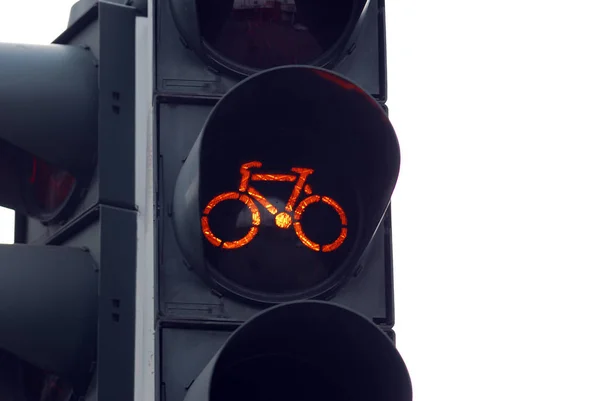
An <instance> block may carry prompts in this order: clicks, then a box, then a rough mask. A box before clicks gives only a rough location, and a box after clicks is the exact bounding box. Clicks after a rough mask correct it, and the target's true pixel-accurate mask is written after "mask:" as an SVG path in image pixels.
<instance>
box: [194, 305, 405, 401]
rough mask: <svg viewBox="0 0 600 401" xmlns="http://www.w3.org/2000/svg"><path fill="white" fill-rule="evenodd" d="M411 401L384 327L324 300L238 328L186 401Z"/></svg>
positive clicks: (282, 309)
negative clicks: (382, 328)
mask: <svg viewBox="0 0 600 401" xmlns="http://www.w3.org/2000/svg"><path fill="white" fill-rule="evenodd" d="M238 399H239V400H241V399H243V400H246V401H259V400H260V401H271V400H272V401H275V400H288V401H305V400H311V401H336V400H340V401H342V400H343V401H359V400H360V401H363V400H370V401H410V400H412V386H411V381H410V376H409V373H408V370H407V368H406V365H405V364H404V361H403V360H402V358H401V356H400V354H399V353H398V351H397V350H396V349H395V347H394V344H393V343H392V342H391V341H390V339H389V338H388V337H387V335H386V334H384V333H383V332H382V331H381V330H380V329H379V328H378V327H377V326H375V325H374V324H373V323H372V322H370V321H369V320H368V319H366V318H365V317H363V316H361V315H359V314H357V313H356V312H353V311H352V310H350V309H346V308H344V307H341V306H338V305H334V304H331V303H326V302H321V301H303V302H292V303H287V304H282V305H279V306H275V307H272V308H270V309H267V310H265V311H263V312H262V313H259V314H258V315H256V316H254V317H253V318H252V319H250V320H248V321H247V322H246V323H245V324H244V325H242V326H241V327H240V328H239V329H237V330H236V331H235V332H234V333H233V335H232V336H231V337H230V338H229V339H228V341H227V342H226V343H225V345H224V346H223V347H222V348H221V349H220V350H219V351H218V352H217V354H216V356H215V357H214V358H213V359H212V360H211V362H210V363H209V364H208V365H207V367H206V368H205V369H204V370H203V371H202V373H201V374H200V375H199V376H198V378H197V379H196V380H195V381H194V383H193V384H192V386H191V387H190V389H189V391H188V394H187V396H186V397H185V399H184V401H229V400H238Z"/></svg>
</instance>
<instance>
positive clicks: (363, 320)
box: [0, 0, 412, 401]
mask: <svg viewBox="0 0 600 401" xmlns="http://www.w3.org/2000/svg"><path fill="white" fill-rule="evenodd" d="M115 2H117V1H114V2H99V3H94V2H93V1H82V2H80V3H78V5H76V6H75V7H74V8H73V15H75V17H74V16H73V15H72V17H71V19H70V22H69V24H70V27H69V28H68V29H67V30H66V31H65V32H64V33H63V34H62V35H61V36H60V37H59V38H57V40H56V41H55V45H57V46H59V48H60V51H64V52H65V53H69V52H73V54H75V52H78V53H79V54H81V51H83V52H88V53H89V54H91V55H92V60H94V59H95V61H96V64H97V65H96V66H95V67H96V68H97V88H96V90H97V95H96V93H94V91H93V90H91V89H85V88H83V87H80V88H79V90H80V92H77V93H81V94H83V95H84V97H85V96H89V98H87V97H85V99H83V98H82V99H80V101H79V102H75V103H77V104H75V105H74V106H73V107H79V108H81V109H82V110H83V111H90V110H91V108H92V106H91V105H92V104H93V101H94V99H96V100H95V101H96V102H97V105H96V113H90V115H92V117H91V118H90V119H87V118H84V119H83V120H82V121H80V123H81V124H80V125H77V124H78V123H76V122H75V121H76V120H77V117H78V116H82V115H86V113H84V112H82V113H78V116H75V117H73V116H71V114H70V112H72V111H73V110H70V111H67V108H61V107H63V106H64V105H66V104H68V102H64V101H61V102H53V101H55V100H56V95H55V93H54V92H52V91H47V89H49V88H55V87H57V86H58V87H60V83H59V82H53V83H52V84H51V81H53V79H54V78H56V77H58V76H61V75H60V74H59V73H61V72H62V71H55V74H49V75H47V78H48V79H40V80H39V81H33V82H37V84H36V85H37V86H38V87H37V89H42V90H39V91H35V90H33V87H31V88H30V87H28V86H27V84H23V83H22V82H23V80H22V79H21V78H23V77H26V76H27V74H31V72H36V71H42V70H43V64H44V63H38V64H39V65H42V67H38V66H37V65H34V64H33V63H32V62H31V61H28V62H26V63H25V62H23V63H22V66H23V68H21V71H20V72H19V69H18V68H13V71H14V72H13V77H12V78H15V77H16V78H19V79H21V85H25V87H24V88H25V89H27V90H26V91H24V92H23V93H27V92H28V91H29V93H31V94H32V95H30V96H37V99H39V101H37V100H36V101H34V103H33V104H38V105H39V107H48V109H47V110H52V108H53V107H59V108H60V110H59V111H58V112H53V113H45V111H42V112H41V113H40V115H41V116H43V117H44V118H46V120H45V123H47V124H48V125H52V127H50V128H49V129H53V128H56V127H61V125H60V124H63V125H62V126H63V127H66V128H65V129H64V130H57V131H55V132H56V134H51V135H46V134H47V133H46V132H44V131H40V130H39V129H40V128H42V127H43V125H46V124H43V122H44V120H42V121H40V123H39V124H37V125H36V122H33V121H24V120H25V119H26V118H21V117H17V116H15V115H13V114H11V115H10V116H7V115H5V114H3V113H2V112H0V126H4V125H8V124H9V123H10V125H11V126H12V127H13V128H14V127H17V128H18V129H21V127H25V128H27V127H30V128H31V127H33V129H29V128H27V129H24V130H21V131H27V133H26V134H19V135H18V136H15V135H13V136H11V134H7V135H6V136H5V135H4V134H3V133H0V141H1V142H0V154H1V155H3V156H6V157H5V158H2V159H0V169H1V170H0V171H1V172H2V175H1V176H0V177H2V179H3V180H4V182H3V184H10V185H5V186H3V187H2V189H0V202H2V204H4V205H7V206H10V207H13V208H15V209H16V210H17V211H18V212H19V214H18V215H17V219H16V220H17V224H16V235H15V238H16V242H20V243H22V244H21V245H13V246H6V247H4V246H3V247H0V262H2V265H5V262H6V261H9V262H10V263H11V264H13V263H14V266H15V267H16V268H10V269H8V268H7V269H6V270H4V271H3V273H4V274H6V277H5V278H6V280H5V286H6V288H7V289H9V288H10V289H11V290H7V291H6V292H5V294H4V295H3V296H4V298H2V297H0V301H5V302H6V303H7V305H11V307H6V308H4V309H3V308H0V324H2V325H3V324H4V322H10V323H15V322H16V323H18V324H16V325H14V326H12V327H11V330H10V331H8V332H6V333H3V335H0V349H2V351H0V354H2V355H0V372H2V371H3V370H2V369H3V368H4V369H5V370H6V366H9V368H8V369H10V366H11V365H10V364H12V363H13V362H11V361H14V358H13V359H12V360H9V359H10V358H8V359H6V360H7V361H8V362H6V364H8V365H2V363H4V362H3V360H4V359H2V358H1V357H2V356H3V355H4V353H5V352H6V351H8V354H10V355H9V356H10V357H17V359H18V363H20V364H25V363H28V364H31V365H33V368H34V369H35V370H38V371H39V370H41V369H47V370H50V371H51V372H44V371H42V373H43V376H44V377H45V380H46V382H48V381H49V380H54V379H48V378H49V377H55V375H56V374H59V375H61V377H63V378H67V379H68V381H69V382H72V383H70V384H73V385H74V387H75V391H74V394H75V395H76V396H83V395H84V394H85V395H86V398H90V399H98V400H100V401H108V400H110V401H112V400H130V399H131V400H133V399H144V400H148V399H150V400H151V399H157V400H158V399H161V401H162V400H168V401H193V400H207V401H208V400H211V401H215V400H218V399H219V398H221V399H223V398H225V399H228V398H231V397H232V396H233V395H236V394H233V395H232V394H231V393H228V392H227V391H230V390H237V389H238V388H224V387H222V386H221V384H222V383H223V382H230V381H231V380H240V383H241V384H240V386H241V387H239V389H244V390H245V389H247V390H248V392H245V393H243V394H241V395H242V396H244V397H246V398H247V399H250V400H251V399H253V397H254V399H257V398H258V397H261V396H262V397H271V398H273V397H277V398H278V399H279V398H282V397H286V398H291V399H294V398H293V397H296V398H298V397H300V396H301V395H307V396H311V398H314V399H317V400H318V399H319V397H320V398H321V399H327V398H330V397H329V395H330V396H331V397H334V396H342V395H344V394H345V395H347V396H348V398H349V399H364V398H369V399H373V400H391V399H394V400H400V401H408V400H411V399H412V394H411V384H410V378H409V376H408V373H407V370H406V367H405V366H404V362H403V361H402V359H401V357H400V356H399V354H398V353H397V351H396V350H395V348H394V345H393V341H394V332H393V330H392V327H393V324H394V321H393V285H392V255H391V225H390V209H389V201H390V196H391V193H392V190H393V188H394V185H395V182H396V179H397V175H398V169H399V162H400V160H399V158H400V155H399V151H398V144H397V141H396V137H395V134H394V131H393V128H392V126H391V124H390V123H389V120H388V119H387V116H386V109H385V105H384V102H385V100H386V96H387V95H386V76H385V27H384V24H383V21H384V13H383V10H384V4H383V0H347V1H341V0H340V1H338V0H332V1H330V2H328V4H329V5H330V6H336V7H329V8H328V7H326V6H322V5H320V4H321V2H319V5H317V2H315V1H311V0H304V1H302V0H296V1H290V0H285V1H284V0H277V1H275V0H268V1H267V0H258V1H256V2H255V3H252V4H250V2H248V1H244V0H235V1H234V0H231V1H222V2H216V1H212V0H197V1H194V0H189V1H188V0H181V1H175V0H171V1H170V0H153V1H152V4H151V6H149V7H147V9H146V7H145V5H144V7H142V4H141V3H143V2H141V1H138V2H136V1H134V2H131V1H127V2H125V0H123V1H119V2H120V3H124V4H114V3H115ZM125 3H127V4H125ZM248 4H249V5H248ZM132 5H133V6H134V7H132ZM330 9H337V10H339V11H340V12H339V13H338V14H334V13H332V12H330V11H328V10H330ZM146 10H147V12H148V15H147V17H146V16H144V15H143V13H144V12H146ZM311 10H312V11H311ZM238 11H239V12H238ZM145 20H148V22H150V23H151V25H146V22H145ZM242 26H244V29H243V30H240V27H242ZM246 27H247V29H246ZM150 31H151V32H150ZM218 32H221V33H227V34H226V35H225V36H223V38H224V39H226V40H222V39H223V38H219V37H218V36H219V34H218ZM269 38H271V39H274V40H275V42H271V41H269V40H267V41H264V40H263V39H269ZM231 39H240V40H242V44H243V45H244V46H245V48H231V47H229V48H228V47H227V46H230V45H231V44H232V43H236V40H231ZM149 40H154V43H153V46H150V43H148V41H149ZM277 40H279V42H277ZM311 43H312V44H311ZM311 46H312V48H311ZM315 46H317V47H315ZM150 48H152V51H153V52H154V53H152V52H147V50H148V49H150ZM300 48H302V49H300ZM46 49H47V48H46V47H44V48H43V50H41V51H40V52H37V51H36V52H33V56H32V58H35V57H39V56H38V55H41V54H42V53H43V52H44V51H46ZM72 49H73V50H72ZM290 49H291V50H292V51H290ZM317 50H318V51H317ZM100 55H101V57H100ZM62 57H66V56H62ZM244 57H247V58H244ZM65 60H66V58H65ZM17 61H18V58H14V57H12V56H11V63H17ZM0 63H2V58H0ZM260 63H262V64H260ZM59 64H60V63H58V64H56V65H59ZM300 64H302V65H300ZM50 65H51V63H50ZM271 67H273V68H271ZM48 68H50V67H48ZM73 68H76V67H73ZM73 73H74V74H83V72H82V71H78V72H73ZM56 74H58V75H56ZM152 74H153V75H152ZM147 75H152V76H151V77H149V76H147ZM40 76H43V74H41V75H40ZM12 78H10V77H9V78H7V77H6V76H4V77H3V79H2V80H0V85H8V81H11V82H10V84H11V85H12V84H13V82H12V81H13V79H12ZM17 81H18V79H15V80H14V82H15V83H16V82H17ZM91 81H93V79H92V80H90V82H91ZM74 83H75V82H74V81H73V82H71V81H63V85H67V86H69V85H74ZM151 85H153V87H150V86H151ZM34 86H35V85H34ZM15 88H16V89H17V90H20V89H19V88H20V87H19V86H16V87H15ZM21 89H23V88H21ZM70 96H74V95H73V94H71V95H70ZM75 98H76V97H74V99H75ZM10 101H11V99H10V98H9V97H3V93H2V91H0V103H2V104H4V103H5V102H10ZM11 106H14V107H15V108H17V107H18V104H11ZM88 107H89V109H88ZM32 112H33V111H32ZM147 113H153V115H152V117H153V118H151V119H150V125H151V126H150V127H147V125H146V124H148V120H147V117H148V114H147ZM51 116H54V117H56V116H62V117H63V118H61V119H60V120H61V121H58V122H55V121H54V120H51V119H50V117H51ZM72 117H73V118H74V120H73V121H63V120H69V119H70V118H72ZM94 117H95V118H96V120H94V119H93V118H94ZM94 122H95V123H96V128H97V129H96V130H95V131H94V130H87V129H86V128H85V127H87V125H88V124H89V126H90V127H93V126H94ZM20 124H22V125H20ZM55 124H56V125H55ZM18 129H17V131H18ZM35 130H38V131H37V132H35ZM62 131H65V132H62ZM15 132H16V131H15ZM74 133H76V135H72V134H74ZM23 135H25V136H23ZM62 138H67V139H64V140H63V139H62ZM69 138H75V139H77V140H81V141H83V143H84V144H90V143H91V144H92V145H91V147H89V148H88V147H86V146H83V145H82V146H79V145H77V144H76V143H74V142H73V143H72V142H69V140H70V139H69ZM90 138H91V139H90ZM84 139H85V141H84ZM19 140H20V141H21V142H19ZM36 141H38V142H39V143H38V144H36V143H35V142H36ZM44 141H46V142H44ZM50 141H52V143H50ZM43 143H48V147H50V148H52V150H50V151H47V150H44V149H45V148H46V146H37V145H40V144H43ZM58 144H60V145H61V146H57V145H58ZM58 147H62V148H61V149H56V148H58ZM78 152H79V153H81V154H79V155H78V154H77V153H78ZM61 155H62V156H61ZM79 157H81V160H82V162H83V163H76V161H77V160H79V159H78V158H79ZM34 158H39V159H40V160H39V161H37V162H35V163H34V162H33V161H32V160H34ZM41 161H43V162H44V163H45V164H44V169H41V167H40V166H41V165H42V163H41ZM36 163H37V164H36ZM34 165H35V166H36V167H35V168H34V167H32V166H34ZM46 165H47V166H46ZM36 169H37V170H36ZM33 170H36V171H37V172H38V173H39V174H41V173H40V172H43V174H42V177H46V178H45V181H46V182H50V183H52V182H54V181H56V176H59V172H60V173H61V174H62V175H60V176H61V177H67V178H66V179H65V183H69V182H76V183H77V184H75V185H72V187H71V191H72V192H69V193H70V194H71V195H68V196H65V195H64V193H66V192H64V191H58V190H57V191H55V192H53V193H54V195H53V196H52V197H50V198H51V199H53V200H54V203H52V204H51V206H52V207H51V208H48V209H51V210H50V212H47V211H46V210H41V211H40V210H39V209H40V208H39V205H37V206H38V208H36V207H35V206H36V203H35V202H34V201H35V200H36V199H38V198H36V197H35V196H33V197H32V195H31V193H34V194H35V193H36V192H35V190H32V188H31V186H32V185H31V184H32V183H31V182H28V181H27V180H26V179H25V178H27V179H30V177H31V175H32V174H31V173H32V171H33ZM48 171H50V172H48ZM63 173H68V175H67V174H63ZM69 176H72V177H73V178H74V180H71V181H69V178H68V177H69ZM38 177H39V175H38ZM49 177H53V178H52V179H50V178H49ZM67 187H69V186H68V185H67ZM57 188H60V186H57ZM61 194H62V196H58V195H61ZM72 194H78V195H76V196H74V197H72ZM42 199H45V198H44V197H43V196H42ZM38 203H39V202H38ZM42 212H43V213H42ZM38 246H39V247H40V248H39V249H40V251H37V250H36V249H37V247H38ZM22 247H26V248H22ZM26 252H31V253H28V255H29V256H28V257H27V258H25V257H22V255H24V254H25V253H26ZM51 253H52V255H54V256H50V254H51ZM60 260H62V261H64V262H65V266H63V265H62V262H59V261H60ZM23 263H27V266H28V268H25V269H19V266H21V265H22V264H23ZM53 266H58V267H55V269H57V271H60V270H61V269H64V272H65V273H64V274H65V275H68V276H70V277H71V278H73V281H70V282H69V281H63V282H57V283H54V282H49V283H48V286H49V288H41V289H40V285H41V284H40V283H42V281H43V278H44V277H48V276H47V274H49V271H53V270H51V269H53ZM73 267H75V270H73V271H70V270H69V269H71V268H73ZM90 270H92V272H93V273H92V274H86V273H85V272H87V273H89V271H90ZM257 271H258V272H259V273H258V274H256V272H257ZM261 272H262V273H261ZM307 273H308V274H307ZM155 278H156V286H155V287H154V279H155ZM22 281H29V282H30V284H29V286H24V287H23V288H24V289H23V291H22V292H20V293H16V291H14V289H13V287H16V286H17V284H18V283H21V282H22ZM47 281H48V280H47ZM144 283H145V284H147V285H148V287H147V288H144V286H143V284H144ZM148 283H150V284H148ZM93 287H96V288H97V293H96V294H95V295H96V296H95V297H94V293H93V291H92V290H90V289H91V288H93ZM0 288H1V286H0ZM38 290H39V291H38ZM40 291H41V292H40ZM79 291H86V296H85V297H83V295H82V294H80V293H79ZM144 291H147V292H144ZM154 291H155V292H154ZM34 292H36V293H38V292H39V293H40V294H41V295H43V296H44V297H45V298H44V299H43V300H42V301H45V304H44V305H40V304H39V303H37V302H34V301H35V297H34V296H33V293H34ZM140 294H143V295H140ZM144 296H145V298H144ZM82 297H83V298H82ZM136 297H137V298H136ZM22 299H27V300H29V301H31V302H29V303H27V302H21V300H22ZM19 302H21V304H20V305H18V307H17V306H15V305H17V304H18V303H19ZM155 302H156V304H155ZM75 304H77V305H75ZM65 305H66V306H65ZM94 305H95V306H94ZM53 306H54V308H53ZM61 306H64V307H68V308H70V310H71V312H72V313H71V315H72V316H73V317H72V318H70V319H68V318H64V316H60V317H63V318H64V319H63V320H62V321H63V323H64V324H65V326H67V327H70V328H71V333H70V336H69V337H67V338H64V339H63V338H59V337H57V336H54V335H53V334H56V331H55V330H56V327H52V328H51V329H49V330H44V328H45V327H47V326H48V325H49V324H50V320H52V317H53V315H52V313H60V312H62V310H63V308H61ZM44 308H48V309H44ZM155 308H156V309H155ZM44 310H49V311H50V312H48V315H42V316H40V315H41V314H40V311H44ZM94 317H95V321H96V326H94V327H92V326H93V324H91V323H90V322H93V321H94ZM32 327H34V328H37V329H38V330H36V332H37V333H36V332H33V333H29V334H30V337H29V338H28V342H29V344H31V345H32V347H33V349H35V347H38V348H39V349H40V350H42V351H41V352H35V353H31V352H30V351H29V349H28V348H26V347H25V348H23V347H20V345H19V344H18V342H17V341H16V339H17V338H19V335H20V333H22V332H23V330H26V329H27V328H32ZM89 333H95V334H96V336H95V337H96V338H95V339H92V338H91V337H86V336H87V335H88V334H89ZM155 336H156V337H155ZM22 338H26V337H22ZM84 338H86V339H87V340H86V341H85V345H89V343H93V344H94V346H93V347H83V348H81V349H83V350H84V351H82V352H79V353H78V352H75V350H77V349H80V348H78V347H77V345H78V341H79V340H83V339H84ZM155 340H156V343H154V341H155ZM63 341H64V342H63ZM79 344H80V345H81V343H79ZM48 348H50V349H51V350H52V351H50V350H49V349H48ZM94 351H95V352H94ZM272 354H277V355H278V357H277V358H275V359H273V358H270V357H268V355H272ZM275 362H276V363H277V367H280V368H281V370H277V369H273V363H275ZM85 367H89V368H88V369H86V368H85ZM286 372H287V374H286ZM141 375H143V377H142V376H141ZM256 375H259V376H260V377H262V378H263V381H262V382H260V383H258V382H256V381H255V380H253V378H256ZM154 379H155V380H156V381H155V382H152V380H154ZM312 379H315V380H321V383H323V384H324V386H327V387H326V389H325V392H319V394H311V393H306V394H303V393H301V392H297V394H294V393H293V392H290V391H289V388H288V387H289V386H292V385H298V383H305V382H306V381H307V380H308V381H311V380H312ZM90 380H91V381H90ZM148 380H150V381H148ZM149 383H150V386H149V387H148V385H149ZM311 383H318V381H317V382H311ZM3 384H4V383H3V382H1V381H0V395H2V391H3V390H2V385H3ZM142 386H146V387H145V388H144V389H142V388H141V387H142ZM315 386H316V384H314V385H313V387H312V389H315V390H316V387H315ZM306 389H307V390H311V387H310V386H307V388H306ZM338 390H339V393H338V392H337V391H338ZM237 395H239V394H237ZM267 399H269V398H267Z"/></svg>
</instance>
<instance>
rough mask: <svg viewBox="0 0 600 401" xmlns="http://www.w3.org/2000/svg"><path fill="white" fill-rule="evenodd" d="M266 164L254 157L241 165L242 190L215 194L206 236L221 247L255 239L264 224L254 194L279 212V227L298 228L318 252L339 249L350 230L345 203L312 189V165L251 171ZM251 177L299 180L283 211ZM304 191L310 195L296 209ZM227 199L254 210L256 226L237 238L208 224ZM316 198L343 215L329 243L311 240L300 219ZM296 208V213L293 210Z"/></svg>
mask: <svg viewBox="0 0 600 401" xmlns="http://www.w3.org/2000/svg"><path fill="white" fill-rule="evenodd" d="M260 167H262V163H261V162H258V161H253V162H249V163H245V164H243V165H242V167H241V168H240V174H241V175H242V177H241V180H240V185H239V188H238V191H239V192H225V193H222V194H219V195H217V196H215V197H214V198H213V199H212V200H211V201H210V202H208V205H206V207H205V208H204V211H203V212H202V218H201V223H202V232H203V233H204V236H205V237H206V239H207V240H208V241H209V242H210V243H211V244H212V245H214V246H216V247H221V248H223V249H235V248H240V247H242V246H244V245H247V244H248V243H250V241H252V239H253V238H254V237H255V236H256V234H258V228H259V226H260V213H259V211H258V208H257V207H256V204H255V203H254V201H253V200H252V198H254V199H255V200H256V201H257V202H258V203H259V204H261V205H262V206H263V207H264V208H265V209H267V211H268V212H269V213H271V214H272V215H274V216H275V224H276V225H277V227H279V228H282V229H287V228H290V227H291V226H293V227H294V231H295V232H296V235H297V236H298V238H299V239H300V241H301V242H302V243H303V244H304V245H305V246H306V247H308V248H310V249H312V250H313V251H316V252H319V251H321V252H331V251H334V250H336V249H337V248H339V247H340V245H342V243H343V242H344V240H345V239H346V236H347V234H348V228H347V226H348V221H347V219H346V213H344V210H343V209H342V207H341V206H340V205H339V204H338V203H337V202H336V201H334V200H333V199H331V198H330V197H328V196H321V195H315V194H313V193H312V188H311V186H310V185H309V184H307V183H306V180H307V178H308V176H309V175H310V174H312V173H313V172H314V170H312V169H309V168H302V167H294V168H292V169H291V171H292V172H293V173H296V174H264V173H263V174H259V173H251V172H250V169H254V168H260ZM250 181H278V182H295V183H296V185H295V186H294V189H293V190H292V194H291V195H290V198H289V199H288V201H287V204H286V205H285V211H281V212H280V211H279V210H277V208H276V207H275V206H273V205H272V204H271V203H270V202H269V201H268V200H267V198H265V197H264V196H263V195H262V194H261V193H260V192H258V191H257V190H256V189H255V188H253V187H252V186H250V184H249V182H250ZM302 191H304V192H305V193H306V194H307V195H309V196H308V197H307V198H305V199H304V200H303V201H301V202H300V203H299V204H298V207H296V209H295V210H294V205H295V204H296V202H297V201H298V198H299V197H300V194H301V192H302ZM225 200H239V201H241V202H242V203H243V204H244V205H246V206H247V207H248V209H250V213H251V214H252V227H251V228H250V230H249V231H248V233H247V234H246V235H245V236H244V237H242V238H240V239H238V240H234V241H223V240H221V239H220V238H217V236H216V235H215V234H214V233H213V232H212V230H211V229H210V225H209V224H208V218H209V214H210V212H211V211H212V210H213V208H214V207H215V206H217V205H218V204H219V203H221V202H223V201H225ZM316 202H323V203H325V204H326V205H329V206H331V207H332V208H333V209H334V210H335V211H336V212H337V214H338V215H339V217H340V220H341V223H342V228H341V232H340V235H339V236H338V237H337V239H336V240H335V241H333V242H331V243H329V244H324V245H321V244H318V243H316V242H314V241H312V240H310V239H309V238H308V237H307V236H306V234H305V233H304V231H303V230H302V225H301V223H300V220H301V218H302V214H303V213H304V211H305V210H306V208H307V207H308V206H309V205H311V204H313V203H316ZM292 211H293V213H292Z"/></svg>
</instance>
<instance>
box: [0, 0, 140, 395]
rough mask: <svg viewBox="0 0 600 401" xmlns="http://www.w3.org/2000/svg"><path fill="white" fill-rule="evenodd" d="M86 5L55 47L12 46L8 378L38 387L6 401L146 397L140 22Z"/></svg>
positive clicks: (2, 276) (1, 185)
mask: <svg viewBox="0 0 600 401" xmlns="http://www.w3.org/2000/svg"><path fill="white" fill-rule="evenodd" d="M83 3H86V4H85V7H83V8H82V7H74V8H73V10H74V11H75V13H74V14H73V15H72V17H73V18H71V20H70V22H69V27H68V28H67V29H66V30H65V31H64V32H63V33H62V34H61V35H60V36H59V37H58V38H56V40H54V42H53V43H52V44H50V45H24V44H0V127H2V129H0V205H2V206H6V207H9V208H12V209H14V210H15V211H16V215H15V244H14V245H2V246H0V281H1V283H0V292H1V294H0V303H1V304H2V305H0V326H1V327H2V330H1V333H0V354H1V355H0V356H5V357H2V358H0V372H9V371H10V372H14V371H15V369H18V370H21V371H22V370H23V369H24V371H26V372H29V373H28V375H30V376H31V378H30V380H26V381H25V382H19V381H15V382H13V383H12V386H11V388H9V389H6V391H5V393H4V394H3V393H2V391H4V390H1V389H0V396H3V395H5V394H19V395H20V396H21V397H23V396H27V397H29V399H41V398H42V397H50V395H49V394H50V393H52V394H53V395H52V397H62V398H56V399H61V401H62V400H63V399H70V398H66V397H73V399H78V398H80V397H85V396H87V397H94V399H98V400H114V399H132V398H133V394H134V364H135V358H134V348H135V338H134V336H135V279H136V247H137V212H136V200H135V172H136V167H135V135H136V121H135V118H136V115H135V98H136V96H137V94H136V86H135V77H136V70H135V66H136V64H135V57H136V35H135V27H136V16H138V15H139V11H138V10H136V9H135V8H133V7H129V6H125V5H119V4H114V3H105V2H100V3H97V2H88V1H86V2H82V4H83ZM80 5H81V4H80ZM100 55H102V56H100ZM4 384H5V383H4ZM0 387H2V385H0ZM0 398H1V397H0ZM45 399H47V398H44V400H45ZM52 399H54V398H52Z"/></svg>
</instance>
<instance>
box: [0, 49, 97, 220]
mask: <svg viewBox="0 0 600 401" xmlns="http://www.w3.org/2000/svg"><path fill="white" fill-rule="evenodd" d="M97 130H98V71H97V64H96V60H95V59H94V57H93V56H92V55H91V53H90V52H89V51H87V50H84V49H82V48H79V47H73V46H63V45H29V44H27V45H25V44H13V43H0V205H3V206H7V207H10V208H12V209H15V210H17V211H18V212H20V213H23V214H26V215H28V216H31V217H34V218H37V219H39V220H40V221H42V222H49V221H53V220H59V219H61V218H62V217H63V216H64V214H65V213H67V212H69V210H70V209H72V208H70V207H67V206H68V205H73V206H74V204H75V203H76V202H78V201H79V197H78V196H73V195H74V194H75V193H80V192H81V191H83V190H85V186H86V181H87V180H89V178H90V176H91V174H92V172H93V168H94V166H95V164H96V149H97V142H98V135H97Z"/></svg>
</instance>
